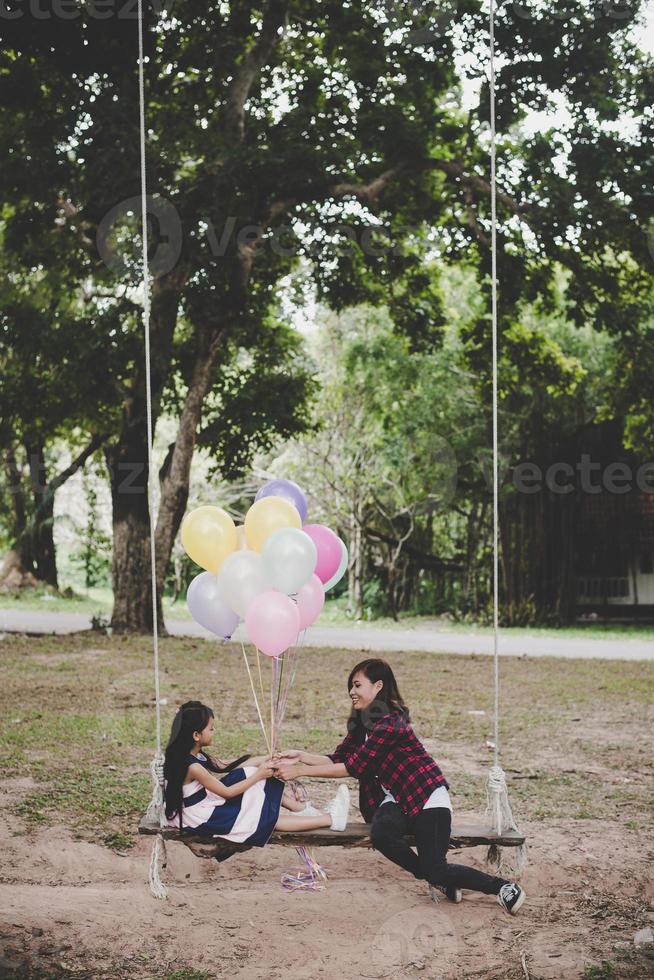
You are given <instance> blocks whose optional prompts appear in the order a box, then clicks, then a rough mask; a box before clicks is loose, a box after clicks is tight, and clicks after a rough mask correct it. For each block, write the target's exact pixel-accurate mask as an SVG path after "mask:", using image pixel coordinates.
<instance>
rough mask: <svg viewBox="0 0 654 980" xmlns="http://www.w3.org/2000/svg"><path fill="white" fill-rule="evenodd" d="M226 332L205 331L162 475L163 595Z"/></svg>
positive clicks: (160, 552) (159, 542)
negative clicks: (196, 446)
mask: <svg viewBox="0 0 654 980" xmlns="http://www.w3.org/2000/svg"><path fill="white" fill-rule="evenodd" d="M222 337H223V334H222V332H219V333H217V334H216V333H213V334H209V333H208V332H206V331H201V332H200V334H199V337H198V350H197V355H196V359H195V364H194V367H193V373H192V376H191V382H190V384H189V389H188V393H187V395H186V401H185V402H184V408H183V409H182V414H181V417H180V420H179V428H178V430H177V437H176V439H175V442H174V443H173V445H172V446H171V450H170V452H169V453H168V456H167V457H166V461H165V463H164V465H163V466H162V468H161V471H160V473H159V480H160V486H161V499H160V503H159V513H158V516H157V530H156V554H157V589H158V591H159V593H160V594H162V593H163V587H164V582H165V578H166V570H167V568H168V562H169V561H170V555H171V553H172V550H173V545H174V543H175V538H176V536H177V532H178V530H179V526H180V524H181V523H182V518H183V517H184V511H185V510H186V504H187V502H188V492H189V481H190V474H191V463H192V461H193V452H194V450H195V440H196V435H197V429H198V425H199V422H200V419H201V417H202V404H203V402H204V399H205V397H206V395H207V393H208V391H209V389H210V388H211V382H212V375H213V369H214V366H215V363H216V360H217V357H218V353H219V350H220V342H221V340H222Z"/></svg>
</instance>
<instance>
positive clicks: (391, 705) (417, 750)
mask: <svg viewBox="0 0 654 980" xmlns="http://www.w3.org/2000/svg"><path fill="white" fill-rule="evenodd" d="M347 686H348V693H349V697H350V700H351V703H352V712H351V714H350V718H349V721H348V734H347V736H346V737H345V739H344V740H343V741H342V742H341V744H340V745H339V746H338V747H337V748H336V749H335V750H334V752H332V753H331V754H330V755H326V756H324V755H312V754H310V753H308V752H298V751H297V750H296V751H290V752H283V753H281V757H280V761H279V762H278V764H277V766H278V768H277V770H276V772H277V773H278V774H279V776H280V778H282V779H297V778H298V777H299V776H304V775H306V776H327V777H337V778H338V777H342V776H354V777H355V778H356V779H358V780H359V784H360V805H361V813H362V815H363V818H364V820H366V821H368V822H370V821H371V820H372V827H371V831H370V837H371V840H372V844H373V847H374V848H375V849H376V850H377V851H381V853H382V854H383V855H384V856H385V857H387V858H388V859H389V860H390V861H394V862H395V864H399V865H400V867H401V868H404V869H405V870H406V871H408V872H409V873H410V874H412V875H413V876H414V877H415V878H421V879H425V880H426V881H427V882H428V883H429V884H430V886H432V887H434V888H437V889H438V890H439V891H441V892H443V894H444V895H445V896H446V897H447V898H448V899H449V900H450V901H452V902H460V901H461V898H462V893H461V889H463V888H469V889H470V890H471V891H479V892H484V893H485V894H487V895H497V900H498V902H499V903H500V905H501V906H502V908H503V909H505V910H506V911H507V912H509V913H510V914H512V915H515V913H516V912H517V911H518V909H519V908H520V906H521V905H522V903H523V902H524V899H525V893H524V891H523V890H522V888H520V886H519V885H516V884H513V883H512V882H509V881H506V879H504V878H496V877H493V876H491V875H487V874H484V872H482V871H476V870H475V869H474V868H469V867H467V866H466V865H463V864H448V862H447V849H448V846H449V842H450V830H451V823H452V804H451V802H450V796H449V793H448V783H447V780H446V779H445V777H444V775H443V773H442V772H441V770H440V769H439V767H438V766H437V765H436V763H435V762H434V760H433V759H432V758H431V756H430V755H428V754H427V752H426V751H425V748H424V746H423V745H422V743H421V742H420V741H419V740H418V738H417V737H416V735H415V733H414V731H413V729H412V728H411V726H410V724H409V720H410V719H409V710H408V708H407V707H406V705H405V703H404V701H403V700H402V697H401V695H400V692H399V690H398V687H397V682H396V680H395V677H394V675H393V671H392V670H391V668H390V666H389V665H388V664H387V663H386V662H385V661H384V660H378V659H372V660H363V661H362V662H361V663H359V664H357V665H356V667H354V668H353V669H352V671H351V672H350V676H349V677H348V682H347ZM407 834H413V835H414V836H415V841H416V850H417V852H418V853H417V854H416V853H414V851H413V850H412V849H411V848H410V847H409V845H408V843H407V841H406V839H405V838H406V835H407Z"/></svg>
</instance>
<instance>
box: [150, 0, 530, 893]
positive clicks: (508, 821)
mask: <svg viewBox="0 0 654 980" xmlns="http://www.w3.org/2000/svg"><path fill="white" fill-rule="evenodd" d="M137 29H138V80H139V150H140V170H141V223H142V232H141V238H142V252H143V257H142V277H143V331H144V346H145V383H146V414H147V441H148V449H147V454H148V455H147V459H148V483H147V495H148V512H149V520H150V576H151V589H152V639H153V665H154V689H155V716H156V749H155V754H154V758H153V759H152V762H151V766H150V769H151V775H152V798H151V800H150V803H149V805H148V810H147V817H148V818H150V819H154V820H156V822H157V823H158V824H159V827H160V828H162V827H165V826H166V816H165V809H164V795H163V783H164V780H163V763H164V755H163V752H162V750H161V703H160V683H159V629H158V616H157V575H156V552H155V519H154V497H155V494H154V485H153V466H152V455H153V453H152V446H153V433H152V379H151V359H150V270H149V263H148V227H147V179H146V178H147V174H146V160H145V149H146V131H145V79H144V45H143V0H137ZM489 39H490V71H489V82H490V85H489V93H490V137H491V139H490V172H491V180H490V190H491V195H490V196H491V337H492V340H491V343H492V400H493V409H492V411H493V415H492V429H493V685H494V705H493V733H494V739H493V765H492V767H491V769H490V772H489V775H488V783H487V807H486V815H487V817H489V818H490V819H491V820H492V826H493V829H494V831H495V832H496V833H498V834H501V833H502V832H504V831H507V830H514V831H517V830H518V828H517V826H516V822H515V819H514V817H513V813H512V811H511V806H510V803H509V799H508V792H507V787H506V776H505V773H504V770H503V769H502V767H501V765H500V738H499V717H500V672H499V461H498V457H499V452H498V370H497V363H498V358H497V350H498V326H497V320H498V317H497V179H496V127H495V97H496V92H495V0H489ZM244 653H245V651H244ZM246 664H247V658H246ZM247 666H248V672H249V664H248V665H247ZM259 669H260V668H259ZM293 673H294V671H293ZM251 680H252V678H251ZM252 687H253V691H254V685H252ZM255 700H256V695H255ZM271 719H272V720H271V724H272V723H273V721H274V716H273V714H272V713H271ZM260 720H261V723H262V728H264V732H265V727H264V725H263V720H262V719H261V715H260ZM517 851H518V853H517V855H516V856H515V858H514V862H513V863H514V869H515V871H516V873H520V871H521V870H522V868H523V867H524V864H525V862H526V853H527V850H526V844H522V845H520V847H519V848H518V849H517ZM164 860H165V843H164V839H163V836H162V834H161V833H159V834H157V835H156V836H155V841H154V845H153V849H152V856H151V859H150V874H149V882H150V890H151V892H152V894H153V895H154V897H155V898H160V899H165V898H166V897H167V892H166V888H165V886H164V884H163V882H162V881H161V877H160V867H161V864H162V862H163V861H164ZM487 860H488V861H489V862H490V863H491V864H494V865H495V866H496V868H497V870H498V872H499V871H500V870H501V869H502V866H503V865H504V863H505V862H504V858H503V854H502V848H500V847H497V846H496V845H494V844H493V845H491V846H490V847H489V849H488V855H487Z"/></svg>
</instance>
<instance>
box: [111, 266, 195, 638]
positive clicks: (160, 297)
mask: <svg viewBox="0 0 654 980" xmlns="http://www.w3.org/2000/svg"><path fill="white" fill-rule="evenodd" d="M184 279H185V272H184V270H183V268H182V267H180V268H178V269H175V270H174V271H173V272H172V273H170V274H169V275H168V276H162V277H161V278H160V279H156V280H155V282H154V284H153V287H152V305H151V317H150V339H151V354H152V360H151V380H152V426H153V431H154V427H155V425H156V420H157V418H158V415H159V407H160V402H161V393H162V391H163V388H164V386H165V384H166V381H167V379H168V375H169V372H170V361H171V356H172V343H173V335H174V332H175V326H176V323H177V311H178V307H179V301H180V295H181V288H182V286H183V282H184ZM105 456H106V460H107V466H108V469H109V478H110V483H111V500H112V512H113V561H112V569H111V577H112V585H113V595H114V608H113V614H112V618H111V627H112V629H113V630H114V632H116V633H128V632H130V633H150V632H151V631H152V625H153V623H152V586H151V575H150V568H151V566H150V517H149V510H148V439H147V417H146V390H145V368H144V366H143V367H142V368H140V369H139V370H138V371H137V372H136V375H135V378H134V381H133V384H132V388H131V394H130V397H129V398H127V399H126V400H125V403H124V406H123V420H122V427H121V433H120V437H119V439H118V442H117V443H116V444H115V445H114V446H112V447H111V448H110V449H108V450H107V452H106V453H105ZM157 616H158V620H159V623H160V624H161V627H162V632H163V610H162V606H161V593H160V592H158V594H157Z"/></svg>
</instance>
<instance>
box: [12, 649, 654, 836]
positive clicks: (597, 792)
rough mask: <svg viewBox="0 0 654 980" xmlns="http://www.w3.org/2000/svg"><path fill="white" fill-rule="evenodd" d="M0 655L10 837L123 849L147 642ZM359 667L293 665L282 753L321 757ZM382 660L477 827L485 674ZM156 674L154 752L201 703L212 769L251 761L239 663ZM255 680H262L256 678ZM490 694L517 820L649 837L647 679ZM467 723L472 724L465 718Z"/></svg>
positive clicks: (578, 673) (130, 815)
mask: <svg viewBox="0 0 654 980" xmlns="http://www.w3.org/2000/svg"><path fill="white" fill-rule="evenodd" d="M0 655H1V656H2V662H3V687H2V692H1V693H0V707H1V709H2V710H1V711H0V753H1V754H2V758H3V772H4V775H5V777H6V778H7V779H12V778H17V779H24V778H25V777H28V778H29V779H31V780H32V785H30V786H29V787H28V788H26V789H25V788H21V789H20V790H18V791H17V792H16V799H15V801H14V802H13V804H12V809H13V811H14V812H15V813H16V814H18V815H19V816H20V817H21V820H22V821H24V828H25V829H26V830H27V831H29V830H30V829H36V828H37V827H39V826H43V825H47V824H49V823H54V822H57V823H60V824H62V825H63V826H66V827H68V828H69V829H70V830H71V831H72V832H73V833H75V834H76V835H77V836H82V837H88V838H89V839H93V840H104V841H105V843H107V846H115V847H118V848H119V849H123V848H124V847H127V846H128V844H126V843H125V841H127V840H130V839H131V837H132V835H133V834H134V832H135V829H136V824H137V821H138V817H139V816H140V814H141V813H142V812H143V811H144V809H145V807H146V806H147V803H148V800H149V798H150V776H149V764H150V761H151V759H152V755H153V751H154V743H155V718H154V706H153V681H152V670H151V658H152V651H151V640H150V639H149V638H148V637H130V638H123V637H111V638H110V637H106V636H99V635H95V634H92V633H83V634H75V635H72V636H66V637H61V636H47V637H46V636H44V637H39V638H30V637H24V636H6V637H5V639H4V640H2V641H0ZM359 657H360V654H359V653H358V652H357V651H338V650H324V649H303V650H302V653H301V658H302V659H301V661H300V665H299V668H298V673H297V677H296V682H295V686H294V689H293V691H292V692H291V695H290V698H289V703H288V710H287V716H286V721H285V725H284V737H283V744H284V746H285V747H289V748H290V747H302V748H306V749H308V750H309V751H319V752H326V751H330V750H331V749H332V748H333V747H334V746H335V745H336V744H337V742H338V741H340V739H341V738H342V737H343V735H344V734H345V723H346V719H347V714H348V700H347V696H346V690H345V682H346V679H347V675H348V672H349V669H350V668H351V666H352V664H353V663H355V662H356V661H357V659H359ZM390 660H391V662H392V664H393V666H394V668H395V670H396V673H397V675H398V679H399V683H400V687H401V690H402V693H403V695H404V696H405V698H406V700H407V702H408V704H409V705H410V708H411V714H412V719H413V722H414V726H415V728H416V731H417V732H418V734H419V736H420V737H421V738H422V739H424V740H425V741H427V742H428V744H429V748H430V751H432V753H433V754H434V756H435V757H436V759H437V760H439V761H442V759H443V758H445V759H447V765H444V769H445V772H446V775H447V777H448V780H449V782H450V784H451V787H452V793H453V797H454V799H455V803H458V805H459V806H460V807H461V808H462V809H465V810H468V811H478V812H479V813H480V814H481V813H483V809H484V805H485V787H484V781H485V773H486V771H487V769H488V766H489V765H490V764H491V761H492V752H491V750H490V749H489V748H488V746H487V745H486V742H487V740H489V739H492V731H493V725H492V664H491V662H490V661H489V660H488V658H485V657H472V656H471V657H469V658H463V657H460V656H454V655H452V656H448V655H440V654H426V653H414V652H411V653H403V652H398V653H396V654H393V655H391V656H390ZM160 661H161V668H162V678H161V695H162V698H164V699H165V700H166V703H165V704H164V705H163V706H162V714H163V718H162V723H163V738H164V741H165V739H166V738H167V733H168V731H169V729H170V724H171V722H172V719H173V716H174V712H175V709H176V707H177V705H178V704H180V703H181V702H182V701H185V700H187V699H188V698H200V699H202V700H204V701H206V702H207V703H208V704H210V705H211V706H212V707H213V708H214V710H215V712H216V730H217V735H216V741H215V744H214V746H213V750H214V751H215V754H216V755H218V756H220V757H221V758H225V759H229V758H235V757H236V756H238V755H241V754H242V753H244V752H252V753H257V752H260V751H263V749H264V744H263V739H262V736H261V732H260V729H259V725H258V720H257V715H256V710H255V708H254V704H253V700H252V694H251V691H250V687H249V683H248V679H247V674H246V672H245V670H244V666H243V661H242V656H241V651H240V647H236V646H233V645H230V644H219V643H217V642H216V643H213V642H210V641H209V642H208V641H205V640H199V639H193V638H165V639H162V641H161V645H160ZM262 669H263V670H264V674H266V673H269V671H270V664H269V663H268V662H267V661H266V662H264V663H262ZM501 684H502V689H501V690H502V720H501V726H500V739H501V757H502V763H503V765H504V768H505V769H506V771H507V774H508V776H509V782H510V793H511V799H512V801H513V802H514V805H515V809H516V812H517V814H518V815H519V818H524V817H529V818H531V819H534V820H546V819H556V818H569V817H577V818H579V819H584V820H603V819H616V817H617V818H618V819H619V818H620V816H622V815H623V816H624V817H627V816H628V817H629V821H630V825H631V826H633V827H634V829H636V827H638V828H643V827H645V826H647V825H648V824H651V813H650V811H649V809H648V804H649V801H648V794H647V784H648V781H650V780H651V776H652V774H653V773H654V768H653V765H652V760H651V756H650V755H648V750H647V745H648V742H647V732H648V731H649V730H651V718H650V717H649V714H651V710H652V709H651V705H652V702H653V701H654V664H649V663H642V662H629V661H627V662H624V661H623V662H614V661H602V660H593V661H588V660H555V659H548V658H538V659H532V660H529V659H522V658H515V659H513V658H506V659H503V660H502V663H501ZM479 711H481V712H485V713H484V714H481V715H479V714H470V712H479ZM648 713H649V714H648ZM459 760H461V761H460V762H459ZM471 766H472V767H473V768H471ZM527 777H530V778H527ZM625 779H628V780H629V782H625ZM21 786H23V784H21ZM17 829H18V830H20V829H21V828H20V827H18V828H17ZM119 835H122V836H119ZM112 842H113V843H112Z"/></svg>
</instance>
